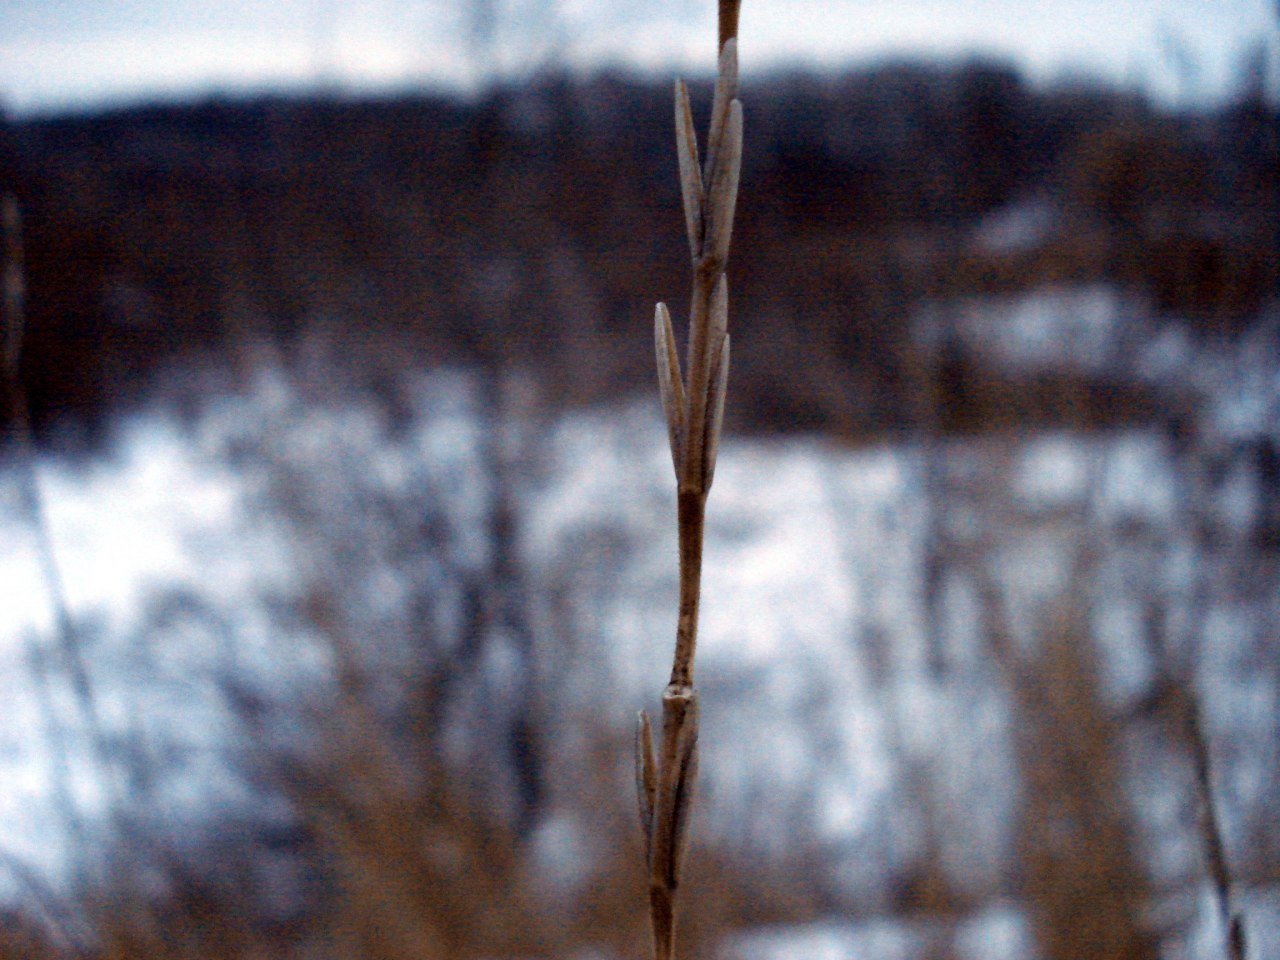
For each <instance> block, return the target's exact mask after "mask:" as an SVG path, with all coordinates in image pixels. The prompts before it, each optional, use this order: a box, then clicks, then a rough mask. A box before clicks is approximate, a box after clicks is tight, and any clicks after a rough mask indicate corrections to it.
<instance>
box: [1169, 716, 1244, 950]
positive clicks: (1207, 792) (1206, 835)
mask: <svg viewBox="0 0 1280 960" xmlns="http://www.w3.org/2000/svg"><path fill="white" fill-rule="evenodd" d="M1182 712H1183V719H1184V723H1185V725H1186V732H1187V739H1188V740H1189V741H1190V743H1191V756H1192V762H1193V763H1194V765H1195V781H1196V793H1197V794H1198V797H1197V801H1198V803H1197V806H1198V807H1199V812H1200V818H1199V820H1200V824H1199V825H1200V836H1201V839H1202V840H1203V841H1204V852H1205V858H1206V860H1207V861H1208V868H1209V876H1210V878H1211V879H1212V881H1213V891H1214V897H1215V898H1216V899H1217V902H1218V911H1219V914H1220V918H1221V920H1222V930H1223V934H1224V935H1225V937H1226V939H1227V957H1228V958H1229V960H1244V958H1245V955H1246V954H1247V952H1248V951H1247V950H1246V949H1245V936H1244V920H1243V918H1242V917H1241V916H1240V911H1239V910H1237V909H1235V908H1234V906H1233V904H1232V902H1231V870H1230V867H1229V866H1228V864H1227V853H1226V847H1225V845H1224V844H1223V842H1222V825H1221V823H1220V822H1219V820H1218V807H1217V804H1216V803H1215V802H1214V797H1213V781H1212V768H1211V766H1210V757H1209V742H1208V740H1207V739H1206V738H1205V735H1204V727H1203V724H1202V722H1201V719H1200V709H1199V707H1198V705H1197V704H1196V703H1195V702H1193V701H1192V700H1191V699H1190V698H1187V699H1186V700H1185V702H1184V703H1183V704H1182Z"/></svg>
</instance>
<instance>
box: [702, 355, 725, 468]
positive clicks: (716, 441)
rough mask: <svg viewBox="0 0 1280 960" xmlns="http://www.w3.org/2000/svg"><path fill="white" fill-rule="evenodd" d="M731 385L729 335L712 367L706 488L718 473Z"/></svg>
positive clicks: (704, 463)
mask: <svg viewBox="0 0 1280 960" xmlns="http://www.w3.org/2000/svg"><path fill="white" fill-rule="evenodd" d="M728 387H729V335H728V334H727V333H726V334H725V336H724V340H723V341H722V342H721V346H720V355H719V357H717V358H716V363H715V366H714V367H712V369H711V397H710V402H709V403H708V404H707V428H706V431H705V433H704V436H705V438H706V439H705V443H706V446H705V448H704V449H705V450H706V453H705V454H704V455H703V458H702V464H703V468H702V469H703V472H704V475H705V476H706V480H705V481H704V489H706V490H710V489H711V481H712V480H713V479H715V474H716V456H717V454H719V452H720V429H721V427H722V426H723V425H724V398H725V394H726V392H727V390H728Z"/></svg>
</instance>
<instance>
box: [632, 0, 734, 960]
mask: <svg viewBox="0 0 1280 960" xmlns="http://www.w3.org/2000/svg"><path fill="white" fill-rule="evenodd" d="M738 7H739V0H721V2H720V62H719V70H718V74H717V79H716V89H715V98H714V100H713V103H712V108H711V123H710V130H709V135H708V141H707V157H706V163H705V166H703V167H701V168H700V164H699V158H698V144H697V137H696V135H695V133H694V129H693V117H692V113H691V111H690V107H689V92H688V90H687V88H686V87H685V85H684V83H683V82H682V81H679V80H677V81H676V118H675V119H676V142H677V149H678V155H679V164H680V185H681V196H682V198H683V203H684V214H685V226H686V228H687V230H688V234H689V253H690V257H691V259H692V261H693V275H694V276H693V298H692V304H691V306H690V318H689V346H688V358H687V360H686V369H685V374H684V376H682V375H681V372H680V360H679V357H678V355H677V352H676V347H675V337H674V335H673V333H672V330H671V315H670V312H669V311H668V310H667V307H666V304H663V303H659V304H658V307H657V315H656V317H655V339H656V347H657V360H658V384H659V389H660V393H661V395H662V407H663V411H664V413H665V415H666V420H667V435H668V440H669V442H670V445H671V458H672V462H673V463H674V465H675V472H676V484H677V511H678V517H677V523H678V528H679V544H680V606H679V619H678V623H677V627H676V649H675V657H674V662H673V664H672V667H671V680H670V682H669V683H668V684H667V688H666V690H665V691H664V692H663V695H662V735H661V740H660V743H659V745H658V750H657V752H656V754H655V750H654V741H653V735H652V730H651V726H650V722H649V718H648V716H647V715H646V714H644V713H641V714H640V719H639V726H638V729H637V734H636V785H637V791H638V794H639V801H640V821H641V826H642V829H643V831H644V836H645V845H646V855H647V857H648V863H649V911H650V920H651V923H652V927H653V943H654V956H655V957H656V958H657V960H670V958H672V957H673V956H674V952H675V906H676V889H677V887H678V886H679V882H680V865H681V859H682V857H683V854H684V847H685V841H686V838H687V832H688V826H689V815H690V811H691V809H692V799H693V791H694V784H695V781H696V778H697V767H698V699H697V692H696V691H695V690H694V687H693V663H694V654H695V652H696V647H697V630H698V604H699V598H700V594H701V582H702V543H703V528H704V521H705V517H706V503H707V494H708V492H709V491H710V489H711V481H712V478H713V476H714V473H715V462H716V451H717V448H718V446H719V441H720V427H721V423H722V421H723V417H724V400H725V387H726V384H727V382H728V375H729V334H728V320H729V287H728V282H727V280H726V278H725V275H724V270H725V265H726V263H727V262H728V259H729V242H730V238H731V236H732V233H733V214H734V207H735V204H736V201H737V195H738V174H739V170H740V167H741V161H742V104H741V103H740V102H739V100H738V99H737V92H738V49H737V38H736V34H737V25H738Z"/></svg>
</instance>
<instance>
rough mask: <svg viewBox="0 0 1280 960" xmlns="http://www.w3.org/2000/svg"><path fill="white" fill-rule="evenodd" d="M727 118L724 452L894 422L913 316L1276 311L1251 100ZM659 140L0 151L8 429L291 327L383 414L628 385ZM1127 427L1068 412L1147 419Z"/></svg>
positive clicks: (828, 87) (529, 122)
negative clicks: (417, 376) (1012, 206)
mask: <svg viewBox="0 0 1280 960" xmlns="http://www.w3.org/2000/svg"><path fill="white" fill-rule="evenodd" d="M698 93H699V94H700V98H699V99H698V101H697V102H698V103H700V104H701V105H702V109H705V107H706V101H707V99H708V90H707V88H706V86H705V85H703V87H701V88H700V89H699V91H698ZM745 96H746V103H747V123H748V124H749V128H750V136H749V137H748V138H747V150H748V153H747V156H746V158H745V164H744V173H743V197H744V201H743V204H742V212H741V216H740V222H739V228H738V231H737V235H738V239H737V241H736V244H737V246H736V249H735V264H734V266H733V267H732V269H731V271H730V273H731V281H732V283H733V294H734V298H735V307H734V317H735V324H736V329H737V330H738V333H739V334H740V335H735V378H736V379H735V386H734V390H735V397H736V400H735V404H734V408H733V416H734V417H736V418H737V422H736V426H737V427H739V428H757V429H793V428H804V429H834V430H836V431H839V432H841V433H843V434H845V435H848V436H851V437H852V436H859V435H865V434H867V433H870V432H875V431H883V430H885V429H890V430H894V429H901V428H904V427H910V426H911V425H913V424H914V423H915V422H916V421H917V420H918V418H919V413H918V411H917V409H916V408H917V407H918V406H919V404H918V402H916V399H915V398H918V396H919V395H920V393H921V391H920V390H919V389H918V388H919V386H920V384H921V379H920V378H921V376H922V369H923V370H924V372H923V375H924V376H926V377H928V376H932V374H931V373H930V371H932V370H935V368H938V369H940V368H939V365H938V364H933V363H931V362H929V361H928V360H927V358H922V357H920V356H919V355H918V354H919V350H918V348H917V347H916V346H914V342H913V339H912V334H911V330H910V326H909V323H908V320H909V317H910V316H911V314H912V311H913V308H914V307H915V306H916V305H917V304H919V303H920V302H921V301H923V300H945V299H948V298H954V297H957V296H964V295H966V294H971V293H993V292H1000V291H1013V290H1019V289H1025V288H1028V287H1032V286H1035V285H1037V284H1041V283H1045V282H1050V281H1064V282H1081V281H1090V280H1095V279H1109V280H1112V281H1115V282H1117V283H1119V284H1122V285H1124V286H1125V287H1126V288H1134V289H1138V290H1140V291H1144V292H1145V293H1147V294H1149V297H1150V301H1151V303H1152V304H1153V306H1154V308H1155V309H1156V310H1158V311H1161V312H1170V313H1176V314H1178V315H1180V316H1183V317H1191V318H1194V319H1195V320H1197V321H1198V322H1200V323H1201V324H1202V325H1203V326H1204V327H1206V328H1219V329H1221V328H1231V327H1233V326H1238V325H1239V324H1240V323H1242V322H1247V318H1248V317H1250V316H1251V315H1252V314H1253V313H1254V312H1255V311H1256V308H1257V306H1258V304H1259V303H1260V302H1261V300H1262V299H1263V298H1264V297H1266V296H1267V295H1268V294H1269V292H1270V291H1273V290H1274V289H1275V283H1276V270H1277V268H1276V263H1277V257H1276V247H1277V236H1278V231H1277V213H1276V211H1277V209H1280V203H1278V202H1277V199H1278V189H1277V173H1276V171H1277V170H1278V169H1280V148H1278V147H1277V136H1276V131H1277V118H1276V112H1275V110H1274V108H1273V107H1270V106H1268V105H1267V104H1266V101H1265V98H1264V97H1263V95H1262V94H1261V93H1250V92H1249V91H1245V92H1243V93H1242V94H1241V95H1240V97H1239V98H1238V99H1237V102H1236V103H1235V104H1233V105H1231V106H1228V107H1225V108H1222V109H1220V110H1218V111H1217V112H1214V113H1210V114H1200V115H1196V116H1172V115H1168V114H1164V113H1161V112H1159V111H1157V110H1156V109H1155V108H1153V107H1152V106H1151V105H1149V104H1147V103H1146V102H1144V101H1142V100H1140V99H1138V98H1136V97H1135V96H1133V95H1129V94H1121V93H1117V92H1114V91H1107V90H1103V89H1092V88H1082V87H1077V88H1062V89H1055V90H1040V89H1035V88H1032V87H1030V86H1028V85H1027V84H1026V83H1025V82H1023V81H1022V80H1021V79H1020V77H1019V76H1018V75H1017V74H1016V73H1015V72H1013V71H1012V70H1010V69H1007V68H1005V67H1002V66H998V65H992V64H987V63H980V62H975V63H969V64H965V65H959V66H949V67H940V66H920V65H909V64H889V65H882V66H879V67H876V68H874V69H870V70H866V71H862V72H856V73H849V74H844V75H839V76H821V77H819V76H812V75H800V74H796V75H782V76H775V77H772V78H769V79H764V80H758V81H756V82H754V83H750V84H749V86H748V89H747V91H746V94H745ZM670 113H671V107H670V91H669V89H668V87H667V85H666V84H646V83H640V82H636V81H633V80H629V79H623V78H620V77H617V76H609V75H605V76H600V77H596V78H594V79H590V80H581V81H579V80H572V79H568V78H566V77H563V76H548V77H545V78H542V79H538V80H536V81H534V82H531V83H529V84H527V85H524V86H521V87H519V88H510V89H502V90H498V91H495V92H492V93H491V94H489V95H488V96H486V97H485V98H483V99H482V100H479V101H477V102H474V103H462V102H455V101H451V100H448V99H444V98H440V97H433V96H427V95H421V96H405V97H402V98H397V99H381V100H379V99H341V98H329V99H326V98H319V97H317V98H312V99H282V98H263V99H256V100H245V101H233V100H211V101H207V102H202V103H195V104H189V105H177V106H142V107H136V108H132V109H127V110H121V111H117V112H111V113H105V114H99V115H89V116H70V117H60V118H49V119H37V120H30V121H25V122H21V123H10V124H9V125H7V126H6V127H5V128H4V138H5V141H6V143H5V145H4V151H3V158H2V159H3V168H2V171H0V178H2V179H3V181H4V184H3V185H4V187H5V189H12V190H14V192H16V194H17V195H18V197H19V199H20V201H21V203H22V205H23V209H24V211H25V223H26V251H27V271H28V302H29V305H28V324H27V330H26V338H25V358H24V368H23V369H24V374H23V375H24V380H25V386H26V391H27V394H28V397H29V402H30V407H31V411H32V416H33V420H34V422H35V424H36V427H37V430H38V431H40V432H44V431H46V430H47V429H48V428H49V427H50V426H51V425H52V424H54V423H80V424H81V425H88V426H92V425H93V424H95V423H97V422H100V421H101V420H102V414H103V413H106V412H110V411H113V410H115V409H117V408H118V406H119V404H120V403H121V402H127V401H128V400H129V399H130V398H135V397H137V396H139V395H140V393H141V392H142V391H144V390H145V389H146V387H147V385H148V384H149V383H151V382H153V380H154V377H155V375H156V373H157V371H159V370H161V369H164V368H166V367H167V366H168V364H167V361H169V360H171V359H172V358H174V357H175V356H178V355H182V354H188V353H190V352H191V351H193V350H196V351H214V352H215V355H216V357H217V358H218V360H219V362H221V363H222V364H223V365H224V368H225V369H227V370H228V371H230V372H231V375H234V370H235V368H236V364H235V359H236V357H237V356H241V355H242V351H243V350H246V349H249V348H251V347H253V346H255V345H261V344H263V343H269V344H271V345H273V347H276V348H283V349H290V348H292V347H294V346H296V345H297V344H298V343H299V341H300V335H301V334H303V333H307V334H313V333H316V332H320V333H322V334H324V335H325V336H328V337H330V338H332V339H333V340H335V341H337V342H338V343H339V344H340V345H341V348H342V352H343V354H344V355H347V356H350V357H352V358H353V359H355V360H356V361H357V362H358V363H359V364H360V366H361V367H362V368H363V369H365V370H366V371H368V373H369V375H370V376H371V377H372V378H373V381H372V382H373V383H374V384H375V385H378V384H381V386H382V388H383V389H385V390H386V391H387V392H388V399H390V400H394V396H392V395H393V394H394V393H395V390H396V386H395V385H396V383H397V382H398V381H399V380H400V379H401V378H400V377H399V373H401V372H403V371H404V370H405V369H406V368H410V367H420V366H423V365H433V364H438V363H441V362H448V361H460V362H467V363H473V364H482V365H488V364H506V363H520V364H525V365H528V366H529V367H531V368H535V369H538V370H540V371H541V373H542V374H543V376H544V378H545V380H546V381H547V382H548V383H549V384H551V385H553V386H554V387H556V388H557V392H558V394H559V398H560V400H562V401H563V402H567V403H575V402H585V401H591V400H595V399H599V398H601V397H604V396H608V395H613V394H616V393H618V392H623V391H628V390H631V389H633V388H635V387H637V386H640V385H643V387H644V388H645V389H648V387H649V380H650V379H651V373H650V365H651V361H650V359H649V356H648V351H649V349H650V348H649V344H648V337H647V336H646V334H645V331H647V330H648V328H649V324H650V323H651V322H652V321H651V316H652V309H653V302H654V300H655V299H658V298H663V299H668V300H670V301H672V302H673V304H676V305H679V304H680V303H681V301H682V300H683V298H684V296H685V293H684V286H685V275H686V264H685V263H684V262H683V259H684V256H685V253H684V241H683V237H682V228H681V214H680V204H679V199H678V196H677V187H676V178H675V159H674V148H673V145H672V142H671V141H672V135H671V117H670ZM1037 198H1038V199H1039V200H1040V201H1042V202H1045V203H1048V204H1050V205H1052V208H1053V210H1054V215H1053V226H1052V227H1050V228H1049V229H1047V230H1045V231H1043V233H1042V235H1040V236H1038V237H1037V238H1036V239H1035V241H1034V242H1033V243H1030V244H1023V245H1020V246H1018V247H1017V248H1016V249H1003V250H996V249H992V248H989V247H986V248H984V247H983V246H981V245H978V244H975V243H974V242H973V235H974V228H975V226H976V225H977V224H979V223H980V222H981V221H982V219H983V218H984V216H985V215H988V214H990V213H991V212H992V211H993V210H996V209H997V208H999V207H1001V206H1002V205H1006V204H1009V203H1012V202H1018V201H1029V200H1032V199H1037ZM679 313H683V309H682V308H678V309H677V314H679ZM949 363H950V367H949V372H948V373H946V374H945V377H944V378H943V379H944V381H945V382H944V383H943V384H942V389H943V390H944V391H946V390H951V391H952V392H956V393H957V396H955V397H953V398H952V400H953V401H954V402H951V403H949V404H943V409H944V410H949V411H952V412H951V413H950V414H948V415H947V416H944V421H947V422H944V423H943V426H944V427H953V428H954V427H964V426H970V425H973V424H977V423H982V422H985V421H986V419H987V418H986V412H985V411H984V410H982V409H981V408H980V407H979V408H974V406H973V404H974V403H975V402H977V401H975V400H974V398H973V396H971V395H970V394H973V391H967V390H966V388H964V386H963V385H964V384H965V383H972V382H973V381H974V380H975V379H978V380H981V379H984V378H987V377H990V376H992V375H993V374H991V373H990V372H989V371H988V372H984V371H983V370H982V369H981V363H980V361H979V360H978V359H976V358H970V357H962V358H959V359H958V360H957V358H951V360H950V361H949ZM957 363H958V364H959V366H960V367H961V368H962V369H961V370H960V372H959V373H957V372H956V370H955V369H953V368H954V367H955V366H956V364H957ZM781 371H788V372H786V373H783V372H781ZM796 371H803V372H801V373H797V372H796ZM957 384H960V386H959V387H957V386H956V385H957ZM1077 386H1079V385H1077ZM1084 386H1085V388H1086V390H1091V391H1092V392H1093V393H1096V394H1098V395H1107V391H1106V390H1093V388H1095V387H1101V386H1105V385H1098V384H1085V385H1084ZM1059 387H1060V385H1054V384H1050V385H1047V386H1046V385H1043V384H1040V385H1026V384H1023V385H1020V386H1019V387H1018V388H1017V390H1016V392H1017V393H1018V394H1019V395H1020V396H1022V397H1024V398H1027V397H1030V398H1034V397H1036V396H1037V395H1038V394H1043V393H1044V392H1045V391H1046V390H1047V391H1049V392H1050V393H1052V392H1053V391H1055V390H1057V389H1059ZM1004 392H1008V391H1004ZM1113 392H1114V391H1113ZM982 393H983V395H1000V394H1001V393H1002V391H1000V390H998V389H997V390H995V391H990V390H987V391H985V392H982ZM974 395H976V394H974ZM1128 400H1130V401H1137V402H1125V403H1110V402H1108V403H1106V404H1104V406H1106V407H1107V408H1108V410H1103V411H1098V410H1094V411H1092V412H1091V414H1090V415H1091V416H1104V417H1105V416H1109V415H1111V413H1114V409H1112V408H1125V409H1129V410H1141V409H1145V408H1147V407H1148V404H1147V403H1146V402H1145V401H1143V400H1142V398H1132V397H1130V398H1128ZM1062 406H1064V405H1061V404H1055V403H1054V402H1052V400H1051V398H1050V399H1045V398H1044V397H1040V399H1039V400H1033V401H1032V402H1031V403H1030V407H1029V408H1028V411H1024V413H1025V414H1026V415H1028V416H1032V417H1035V416H1040V415H1042V414H1043V415H1050V414H1049V413H1048V412H1049V411H1053V410H1055V409H1058V408H1060V407H1062ZM1073 409H1076V408H1073ZM64 414H73V415H74V416H72V417H65V416H64Z"/></svg>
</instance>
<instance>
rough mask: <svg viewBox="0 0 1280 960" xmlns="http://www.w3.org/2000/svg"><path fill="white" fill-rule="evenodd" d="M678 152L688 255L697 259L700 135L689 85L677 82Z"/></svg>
mask: <svg viewBox="0 0 1280 960" xmlns="http://www.w3.org/2000/svg"><path fill="white" fill-rule="evenodd" d="M676 153H677V155H678V158H679V161H680V196H681V199H682V200H683V202H684V222H685V229H686V230H687V231H688V233H689V255H690V256H691V257H692V258H693V259H694V260H695V261H696V260H697V259H698V251H699V250H701V249H702V174H701V173H700V172H699V170H698V135H697V133H696V132H694V129H693V110H692V109H691V108H690V106H689V88H688V87H686V86H685V83H684V81H683V80H677V81H676Z"/></svg>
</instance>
